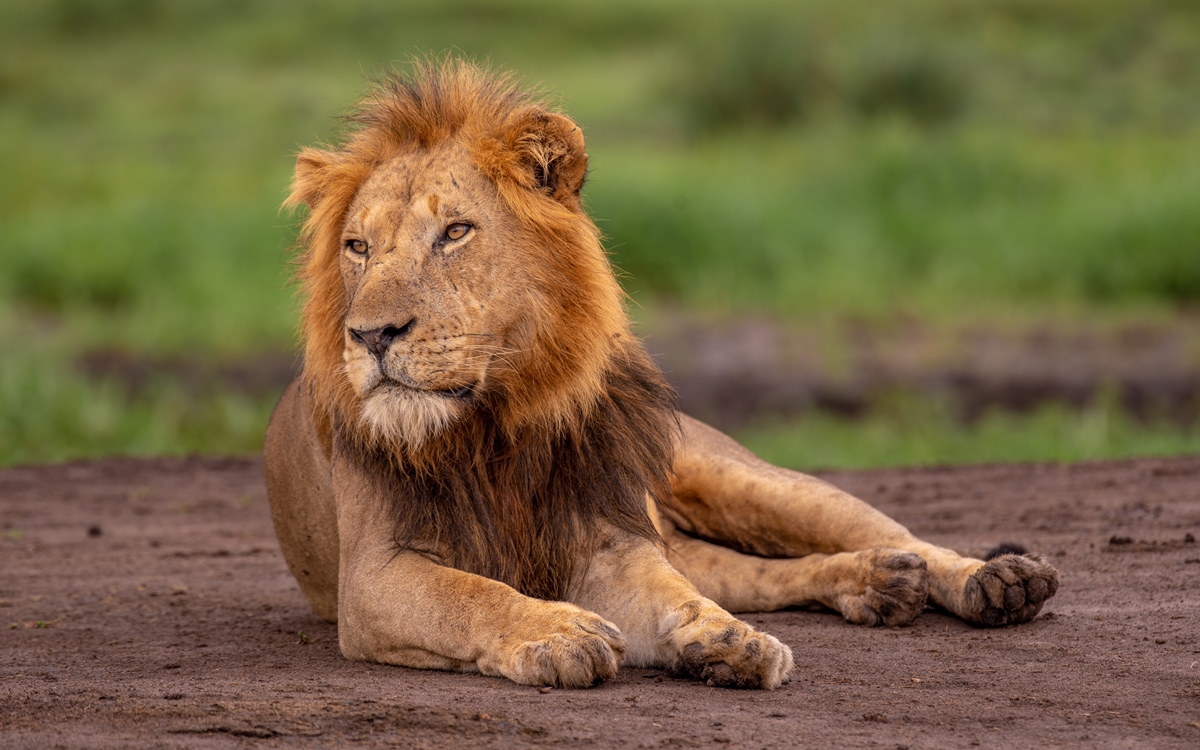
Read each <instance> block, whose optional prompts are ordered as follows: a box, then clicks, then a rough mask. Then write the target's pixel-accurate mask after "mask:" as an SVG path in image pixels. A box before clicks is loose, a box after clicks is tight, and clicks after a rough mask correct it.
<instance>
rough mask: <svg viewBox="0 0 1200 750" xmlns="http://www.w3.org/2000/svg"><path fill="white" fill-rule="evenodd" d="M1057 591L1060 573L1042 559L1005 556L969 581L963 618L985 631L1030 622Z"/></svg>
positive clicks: (1028, 555) (988, 564) (998, 558)
mask: <svg viewBox="0 0 1200 750" xmlns="http://www.w3.org/2000/svg"><path fill="white" fill-rule="evenodd" d="M1057 590H1058V571H1057V570H1055V568H1054V566H1053V565H1051V564H1050V563H1048V562H1046V560H1045V559H1044V558H1043V557H1042V556H1041V555H1035V554H1030V553H1026V554H1022V555H1016V554H1003V555H1000V556H999V557H996V558H994V559H992V560H989V561H988V562H986V563H984V564H983V567H981V568H980V569H979V570H977V571H975V573H974V574H973V575H972V576H971V577H970V578H968V579H967V583H966V586H964V588H963V615H962V617H963V619H964V620H966V621H967V622H970V623H973V624H975V625H983V626H985V627H1002V626H1004V625H1018V624H1020V623H1023V622H1029V621H1030V620H1032V619H1033V618H1034V617H1035V616H1036V615H1037V613H1038V612H1040V611H1041V609H1042V604H1043V603H1045V601H1046V600H1047V599H1049V598H1050V597H1052V596H1054V592H1055V591H1057Z"/></svg>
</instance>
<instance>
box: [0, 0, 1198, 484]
mask: <svg viewBox="0 0 1200 750" xmlns="http://www.w3.org/2000/svg"><path fill="white" fill-rule="evenodd" d="M447 50H453V51H456V53H457V54H461V55H463V56H466V57H469V58H472V59H476V60H479V61H487V62H489V63H490V64H491V65H493V66H495V67H497V68H501V69H513V70H516V71H518V72H519V73H520V74H521V75H522V76H523V77H524V79H525V80H526V81H527V82H528V83H531V84H538V85H540V86H541V87H542V88H544V89H545V90H547V91H549V92H551V93H552V94H554V96H555V97H556V99H557V100H558V101H559V102H560V103H561V106H562V107H563V109H564V110H565V111H567V112H568V113H570V114H571V115H572V116H573V117H574V118H576V120H577V121H578V122H579V123H580V124H581V125H582V126H583V127H584V130H585V133H586V135H587V138H588V142H589V152H590V154H591V164H592V172H591V177H590V180H589V183H588V188H587V195H586V201H587V205H588V207H589V210H590V211H591V213H592V214H593V215H594V216H595V217H596V219H597V221H598V223H599V225H600V227H601V228H602V230H603V231H604V232H605V233H606V235H607V237H608V246H609V248H610V250H611V252H612V254H613V260H614V263H615V264H616V265H617V266H618V267H619V268H621V269H622V270H623V271H624V273H625V277H624V282H625V284H626V288H627V289H628V290H629V292H630V293H631V295H632V298H633V300H634V302H635V305H634V307H633V308H632V311H633V314H634V315H635V316H636V317H638V318H639V319H640V320H641V322H642V324H643V328H644V330H646V331H648V332H649V333H651V335H652V340H653V334H654V332H655V331H656V330H659V327H658V326H659V325H660V321H664V320H667V321H670V320H679V319H686V320H698V321H702V322H703V321H710V320H711V321H718V320H728V319H738V318H743V317H746V316H752V317H755V318H756V319H763V320H767V321H770V325H773V326H778V327H781V328H782V329H787V330H792V329H803V330H805V331H820V332H824V333H823V334H822V335H825V334H827V338H828V340H827V341H825V342H824V343H822V345H821V346H822V347H823V348H824V349H827V350H828V351H831V352H832V354H831V357H833V358H834V359H836V358H837V352H838V351H839V346H840V344H839V343H838V342H839V340H840V335H841V333H842V332H844V331H845V330H846V326H847V325H851V326H853V327H854V328H855V330H858V329H861V328H863V327H865V328H866V329H869V330H871V331H874V332H876V333H875V334H873V335H877V336H879V337H884V338H886V336H887V335H888V331H889V330H891V329H890V327H891V326H894V325H895V321H896V320H898V319H903V320H905V321H908V322H909V324H913V325H919V326H921V327H922V329H923V330H927V331H930V332H932V333H931V335H932V336H934V337H935V338H936V337H937V336H939V335H943V336H944V337H946V340H948V341H953V340H955V338H954V337H955V336H956V335H958V332H961V331H962V330H964V326H970V327H973V330H978V329H980V328H982V329H986V330H994V331H998V332H1002V333H1004V334H1005V335H1008V334H1011V335H1016V336H1019V335H1021V332H1022V331H1030V330H1035V329H1036V330H1043V329H1045V328H1046V326H1051V327H1052V328H1054V329H1055V330H1058V329H1063V330H1070V331H1080V330H1082V331H1086V332H1088V335H1089V336H1094V337H1095V338H1096V340H1098V341H1101V342H1104V341H1109V340H1124V339H1122V336H1126V333H1127V332H1128V331H1130V330H1134V331H1137V330H1150V331H1161V330H1169V331H1171V334H1170V335H1171V336H1174V337H1175V339H1172V340H1173V341H1177V343H1176V344H1174V346H1176V348H1177V349H1179V351H1180V357H1182V361H1183V364H1182V365H1181V366H1182V367H1183V368H1184V369H1185V370H1187V368H1189V367H1193V366H1194V365H1195V363H1196V358H1197V357H1200V347H1198V346H1197V344H1196V339H1195V338H1194V337H1192V336H1191V335H1190V333H1189V332H1190V331H1191V330H1194V329H1195V326H1193V325H1191V323H1190V321H1192V320H1195V321H1200V316H1198V315H1197V312H1196V311H1197V309H1198V307H1200V306H1198V304H1197V303H1198V302H1200V205H1198V204H1200V4H1197V3H1196V2H1194V0H1054V1H1053V2H1046V1H1045V0H995V1H991V0H979V1H978V2H970V3H964V2H961V0H896V1H895V2H890V3H869V2H847V1H846V0H840V1H837V0H811V1H807V0H741V1H740V2H737V3H727V2H717V1H716V0H648V1H646V2H632V0H587V1H586V2H575V3H557V2H553V3H552V2H548V0H523V1H518V2H507V3H490V2H484V1H483V0H468V1H464V0H438V1H435V0H424V1H423V0H409V1H407V2H397V0H364V1H360V2H334V1H333V0H320V1H318V0H203V1H202V0H35V1H31V2H22V3H18V2H4V3H2V4H0V164H3V169H2V170H0V345H2V347H3V349H2V351H3V355H2V359H0V463H6V464H11V463H22V462H46V461H57V460H62V459H65V458H69V457H79V456H92V455H105V454H115V453H120V454H140V455H146V454H164V453H181V452H192V451H203V452H223V453H224V452H252V451H256V450H258V449H259V446H260V441H261V437H262V433H263V430H264V427H265V422H266V418H267V415H268V414H269V410H270V407H271V406H272V404H273V401H274V398H275V397H276V396H277V394H278V390H279V389H278V382H279V381H280V379H281V377H286V372H287V370H288V369H289V368H290V366H291V365H292V363H293V361H294V354H293V352H294V351H295V349H294V338H295V332H294V327H295V319H296V307H297V305H296V300H295V299H294V296H293V292H292V290H291V289H290V288H289V286H288V280H287V276H288V270H287V265H286V261H287V258H288V257H289V252H288V248H289V247H290V245H291V243H292V241H293V239H294V236H295V235H294V228H293V224H294V218H293V217H289V216H287V215H285V214H281V213H280V212H279V205H280V203H281V201H282V199H283V197H284V195H285V187H286V185H287V183H288V179H289V174H290V169H291V166H292V158H293V155H294V153H295V152H296V150H297V149H298V148H299V146H301V145H304V144H313V143H317V142H321V141H325V142H333V141H335V140H336V138H337V133H338V130H339V120H338V119H337V115H338V114H339V113H341V112H343V111H345V110H346V108H348V107H349V106H350V105H351V104H352V103H353V102H354V101H355V99H356V98H357V97H358V96H359V95H360V94H361V93H362V91H363V90H364V82H365V80H366V79H367V78H369V77H371V76H372V75H373V74H377V73H378V72H380V71H381V70H383V69H384V68H386V67H387V66H389V65H392V64H399V65H403V63H404V61H405V60H406V59H407V58H409V57H410V56H412V55H423V54H426V53H429V52H434V53H440V52H443V51H447ZM1126 338H1127V336H1126ZM1131 351H1133V350H1131ZM1116 356H1123V355H1122V354H1121V352H1117V355H1116ZM1131 356H1132V355H1131ZM280 371H282V372H283V373H284V375H282V376H279V375H278V373H279V372H280ZM1178 416H1179V415H1172V414H1169V413H1165V414H1164V413H1151V414H1149V415H1147V414H1140V415H1132V414H1129V413H1127V412H1126V410H1125V409H1123V408H1122V406H1121V403H1120V401H1119V399H1113V398H1107V399H1106V398H1095V399H1091V400H1089V401H1088V402H1087V403H1085V404H1082V405H1081V404H1074V405H1069V404H1068V405H1062V404H1055V403H1049V404H1045V405H1040V406H1038V407H1037V408H1034V409H1027V410H1024V411H1022V412H1020V413H1016V412H1009V411H1004V410H995V411H988V412H986V413H983V414H981V415H976V417H975V418H972V419H970V420H965V419H963V418H961V415H956V413H955V411H954V409H949V408H946V405H945V404H944V403H941V402H939V401H938V400H937V399H936V398H933V399H930V398H928V397H926V396H924V395H921V394H915V395H914V394H906V393H899V394H890V395H888V396H887V397H886V398H883V399H881V400H880V401H879V402H878V403H872V404H871V405H870V408H867V409H865V410H860V412H859V413H856V414H853V415H850V416H847V415H844V414H838V413H836V412H832V411H828V410H822V409H820V408H814V409H809V410H807V411H803V412H802V413H798V414H797V415H794V416H792V417H789V418H786V419H785V418H780V417H772V416H769V415H768V416H762V415H759V416H756V417H754V418H752V419H748V420H744V421H743V422H741V423H739V424H737V425H735V427H736V433H737V436H738V437H740V438H741V439H743V440H745V441H747V442H748V444H749V445H751V447H753V448H754V449H756V450H758V451H760V452H761V453H763V454H764V456H766V457H768V458H770V459H772V460H775V461H778V462H782V463H786V464H789V465H792V466H798V467H807V468H813V467H821V466H870V465H886V464H903V463H912V462H925V463H928V462H947V461H986V460H1067V459H1078V458H1088V457H1112V456H1126V455H1142V454H1167V453H1177V452H1182V451H1195V450H1198V449H1200V431H1198V430H1197V428H1196V425H1195V420H1194V419H1179V418H1172V417H1178Z"/></svg>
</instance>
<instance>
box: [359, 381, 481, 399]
mask: <svg viewBox="0 0 1200 750" xmlns="http://www.w3.org/2000/svg"><path fill="white" fill-rule="evenodd" d="M477 385H478V384H477V383H467V384H466V385H460V386H455V387H453V388H428V387H422V386H420V385H416V384H415V383H406V382H404V381H403V380H397V379H395V378H384V380H383V382H382V383H380V386H382V387H383V388H385V389H392V390H396V391H408V392H409V393H413V394H415V395H420V396H435V397H437V398H443V399H446V400H447V401H469V400H470V399H471V398H472V397H474V395H475V391H476V388H477Z"/></svg>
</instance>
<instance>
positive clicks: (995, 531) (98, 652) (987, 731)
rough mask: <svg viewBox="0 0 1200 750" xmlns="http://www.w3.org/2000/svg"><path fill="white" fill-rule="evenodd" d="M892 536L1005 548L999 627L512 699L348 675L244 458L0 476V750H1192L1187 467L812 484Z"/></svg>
mask: <svg viewBox="0 0 1200 750" xmlns="http://www.w3.org/2000/svg"><path fill="white" fill-rule="evenodd" d="M826 476H827V478H829V479H831V480H832V481H834V482H835V483H837V484H840V485H841V486H843V487H845V488H847V489H849V490H851V491H852V492H855V493H856V494H858V495H859V496H861V497H863V498H865V499H866V500H868V501H869V502H871V503H873V504H874V505H876V506H878V507H879V508H881V509H883V510H884V511H886V512H888V513H890V514H892V515H894V516H895V517H896V518H898V519H899V520H901V521H902V522H903V523H905V524H907V525H908V526H909V527H910V528H912V529H913V530H914V531H916V532H917V533H919V534H920V535H922V536H924V537H926V538H928V539H930V540H932V541H935V542H939V543H942V544H945V545H948V546H953V547H957V548H960V549H967V550H978V549H982V548H986V547H988V546H990V545H992V544H993V543H995V542H998V541H1001V540H1015V541H1020V542H1024V543H1025V544H1026V545H1028V546H1029V547H1031V548H1033V549H1035V550H1039V551H1042V552H1044V553H1046V554H1048V555H1049V556H1050V557H1051V558H1052V559H1053V560H1054V561H1055V563H1056V564H1057V565H1058V566H1059V569H1060V572H1061V585H1060V588H1059V593H1058V596H1057V597H1056V598H1054V599H1053V600H1051V601H1050V602H1049V603H1048V605H1047V606H1046V608H1045V610H1044V611H1043V614H1042V615H1041V616H1039V617H1038V618H1037V619H1036V620H1034V621H1033V622H1032V623H1029V624H1027V625H1024V626H1020V627H1015V628H1009V629H1000V630H981V629H976V628H972V627H969V626H967V625H964V624H962V623H961V622H959V621H957V620H954V619H952V618H949V617H946V616H943V615H941V614H938V613H934V612H926V613H925V614H924V615H923V616H921V617H920V618H918V620H917V622H916V624H914V625H912V626H911V627H907V628H902V629H865V628H859V627H854V626H851V625H848V624H846V623H844V622H842V621H841V620H840V619H839V618H838V617H837V616H835V615H833V614H829V613H819V612H800V611H794V612H792V611H789V612H778V613H773V614H763V615H751V616H749V618H748V619H749V620H750V621H751V622H753V623H756V624H758V625H759V626H761V627H762V628H763V629H765V630H767V631H769V632H771V633H774V634H775V635H777V636H779V637H780V638H782V639H783V640H784V641H785V642H787V643H788V644H790V645H791V647H792V649H793V650H794V652H795V655H796V659H797V669H796V672H795V677H794V679H793V680H792V681H791V683H789V684H788V685H785V686H784V687H783V688H781V689H779V690H777V691H775V692H770V693H767V692H742V691H727V690H721V689H717V688H709V687H706V686H704V685H701V684H696V683H691V682H687V681H684V680H680V679H676V678H674V677H672V676H670V675H668V674H665V673H663V672H660V671H656V670H645V669H626V670H622V672H621V673H620V675H619V676H618V677H617V678H616V679H614V680H612V681H610V682H608V683H605V684H603V685H601V686H598V687H596V688H593V689H590V690H581V691H564V690H553V691H540V690H537V689H535V688H530V687H523V686H520V685H515V684H512V683H510V682H507V681H505V680H501V679H495V678H487V677H482V676H479V675H461V674H446V673H437V672H425V671H415V670H408V669H402V668H397V667H386V666H381V665H370V664H355V663H350V662H348V661H346V660H344V659H343V658H342V657H341V656H340V654H339V652H338V647H337V633H336V629H335V627H334V626H332V625H329V624H327V623H324V622H321V621H320V620H318V619H317V618H316V617H315V616H314V615H313V614H312V613H311V611H310V610H309V608H308V605H307V603H306V602H305V600H304V598H303V597H302V595H301V594H300V591H299V589H298V588H297V587H296V585H295V583H294V582H293V580H292V579H291V577H290V576H289V574H288V572H287V570H286V568H285V566H284V564H283V560H282V558H281V557H280V554H279V551H278V549H277V546H276V543H275V539H274V536H273V532H272V529H271V523H270V518H269V514H268V510H267V505H266V500H265V497H264V489H263V482H262V467H261V463H260V462H259V461H258V460H257V459H237V458H188V459H154V460H132V459H122V460H105V461H97V462H89V463H72V464H65V465H60V466H45V467H26V468H15V469H6V470H3V471H0V625H2V626H3V627H2V628H0V747H4V748H53V747H72V748H74V747H79V748H118V747H119V748H126V747H171V748H173V747H181V748H217V747H247V746H261V747H279V748H282V747H289V748H290V747H346V746H366V747H384V746H399V747H448V746H471V747H525V746H535V745H567V746H576V745H578V746H588V747H664V746H666V747H700V746H734V747H749V748H756V747H848V748H859V747H864V748H865V747H883V748H904V747H912V748H918V747H972V746H980V747H1001V746H1004V747H1021V746H1026V747H1027V746H1039V747H1041V746H1047V747H1057V746H1076V747H1089V748H1110V747H1111V748H1128V747H1156V748H1195V747H1200V544H1197V543H1196V542H1195V541H1194V539H1195V537H1197V536H1200V457H1190V458H1178V459H1170V460H1164V459H1154V460H1140V461H1121V462H1112V463H1087V464H1079V465H1071V466H1058V465H1029V466H980V467H962V468H926V469H910V470H887V471H868V472H853V473H849V472H848V473H831V474H828V475H826Z"/></svg>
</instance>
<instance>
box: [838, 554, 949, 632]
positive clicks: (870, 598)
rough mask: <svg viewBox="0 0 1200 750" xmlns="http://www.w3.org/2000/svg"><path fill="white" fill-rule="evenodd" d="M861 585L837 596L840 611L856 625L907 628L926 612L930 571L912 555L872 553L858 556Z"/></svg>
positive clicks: (917, 557) (919, 559)
mask: <svg viewBox="0 0 1200 750" xmlns="http://www.w3.org/2000/svg"><path fill="white" fill-rule="evenodd" d="M856 555H857V556H858V557H859V558H860V561H861V563H862V565H863V576H862V579H861V584H860V585H858V586H855V588H854V590H852V591H848V592H846V593H843V594H841V595H839V596H838V598H837V609H838V611H839V612H841V613H842V616H843V617H845V618H846V620H848V621H849V622H852V623H855V624H857V625H870V626H876V625H887V626H889V627H891V626H899V625H908V624H909V623H911V622H912V621H913V620H914V619H916V617H917V615H919V614H921V612H922V611H924V609H925V602H926V600H927V599H928V598H929V570H928V567H927V566H926V564H925V561H924V560H923V559H921V557H920V556H919V555H916V554H913V553H912V552H901V551H900V550H891V549H872V550H864V551H862V552H858V553H856Z"/></svg>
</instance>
